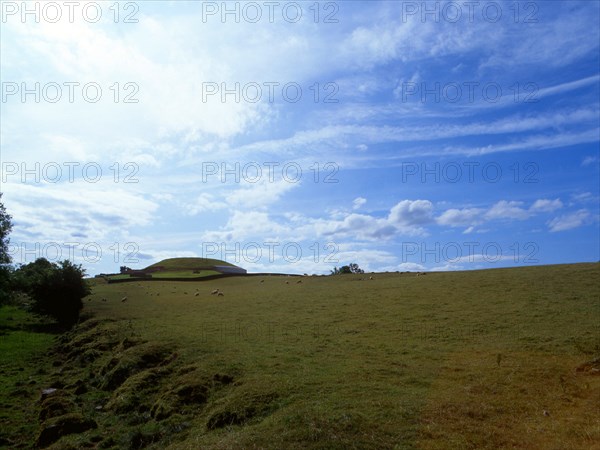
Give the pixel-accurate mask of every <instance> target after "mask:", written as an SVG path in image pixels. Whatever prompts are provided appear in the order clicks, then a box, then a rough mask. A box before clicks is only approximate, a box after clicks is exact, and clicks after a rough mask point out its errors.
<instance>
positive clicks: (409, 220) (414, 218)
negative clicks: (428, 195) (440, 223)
mask: <svg viewBox="0 0 600 450" xmlns="http://www.w3.org/2000/svg"><path fill="white" fill-rule="evenodd" d="M432 213H433V204H432V203H431V202H430V201H429V200H414V201H413V200H402V201H401V202H399V203H398V204H396V205H395V206H394V207H393V208H392V209H391V210H390V214H389V216H388V221H389V223H390V224H393V225H400V226H418V225H424V224H426V223H429V222H431V221H432V220H433V218H432Z"/></svg>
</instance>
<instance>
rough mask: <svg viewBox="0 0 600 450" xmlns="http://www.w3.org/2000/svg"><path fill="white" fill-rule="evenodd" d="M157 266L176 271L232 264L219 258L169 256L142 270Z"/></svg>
mask: <svg viewBox="0 0 600 450" xmlns="http://www.w3.org/2000/svg"><path fill="white" fill-rule="evenodd" d="M157 266H162V267H164V268H165V269H166V270H169V271H176V270H193V269H197V268H204V267H211V266H234V264H230V263H228V262H226V261H221V260H220V259H210V258H169V259H163V260H162V261H159V262H157V263H155V264H152V265H151V266H148V267H146V268H145V269H143V270H148V269H151V268H154V267H157Z"/></svg>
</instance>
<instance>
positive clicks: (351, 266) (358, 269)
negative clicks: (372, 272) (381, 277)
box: [348, 263, 365, 273]
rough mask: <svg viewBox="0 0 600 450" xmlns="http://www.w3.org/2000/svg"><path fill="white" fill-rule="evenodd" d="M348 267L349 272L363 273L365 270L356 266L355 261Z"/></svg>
mask: <svg viewBox="0 0 600 450" xmlns="http://www.w3.org/2000/svg"><path fill="white" fill-rule="evenodd" d="M348 268H349V269H350V272H351V273H365V271H364V270H362V269H361V268H360V267H358V264H355V263H352V264H350V265H349V266H348Z"/></svg>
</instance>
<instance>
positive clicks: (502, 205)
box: [485, 200, 530, 220]
mask: <svg viewBox="0 0 600 450" xmlns="http://www.w3.org/2000/svg"><path fill="white" fill-rule="evenodd" d="M522 205H523V202H518V201H506V200H501V201H499V202H498V203H496V204H494V205H493V206H492V207H491V208H490V209H489V210H488V211H487V212H486V213H485V217H486V219H488V220H492V219H516V220H525V219H527V218H529V216H530V213H529V212H528V211H527V210H526V209H523V208H522V207H521V206H522Z"/></svg>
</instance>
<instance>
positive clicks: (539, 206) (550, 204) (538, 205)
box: [529, 198, 563, 212]
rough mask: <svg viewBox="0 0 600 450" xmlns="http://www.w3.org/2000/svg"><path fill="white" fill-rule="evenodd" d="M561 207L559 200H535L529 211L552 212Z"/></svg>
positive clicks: (561, 203)
mask: <svg viewBox="0 0 600 450" xmlns="http://www.w3.org/2000/svg"><path fill="white" fill-rule="evenodd" d="M562 207H563V202H561V201H560V199H559V198H556V199H554V200H547V199H539V200H536V201H535V203H534V204H533V205H531V207H530V208H529V210H530V211H534V212H553V211H556V210H557V209H560V208H562Z"/></svg>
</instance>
